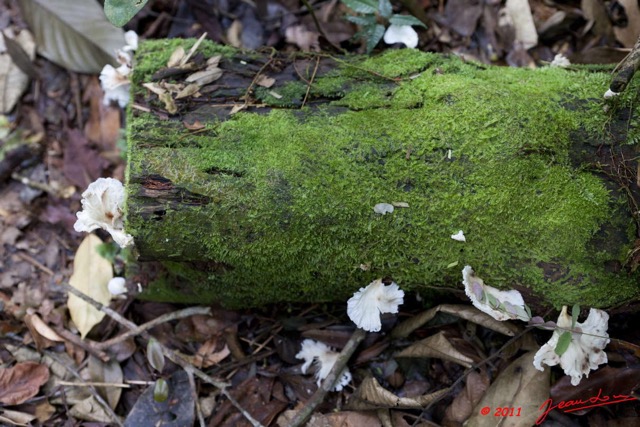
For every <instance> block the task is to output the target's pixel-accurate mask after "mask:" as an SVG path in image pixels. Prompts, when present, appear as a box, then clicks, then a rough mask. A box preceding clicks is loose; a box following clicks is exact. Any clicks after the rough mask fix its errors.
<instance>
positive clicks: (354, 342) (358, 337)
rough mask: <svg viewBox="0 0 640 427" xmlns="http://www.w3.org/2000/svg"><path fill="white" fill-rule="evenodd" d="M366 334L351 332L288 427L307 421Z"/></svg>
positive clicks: (298, 426)
mask: <svg viewBox="0 0 640 427" xmlns="http://www.w3.org/2000/svg"><path fill="white" fill-rule="evenodd" d="M366 335H367V333H366V332H365V331H364V330H362V329H360V328H358V329H356V330H355V331H354V332H353V334H352V335H351V338H349V341H347V344H346V345H345V346H344V348H343V349H342V351H341V352H340V355H339V356H338V359H337V360H336V363H335V364H334V365H333V368H331V371H330V372H329V375H327V378H325V380H324V381H323V382H322V384H321V385H320V387H318V390H316V392H315V393H313V396H311V398H310V399H309V400H308V401H307V403H306V404H305V405H304V407H303V408H302V409H300V410H299V411H298V412H297V413H296V414H295V415H294V417H293V419H292V420H291V422H290V423H289V427H300V426H302V425H304V424H305V423H306V422H307V419H308V418H309V417H310V416H311V414H312V413H313V411H315V409H316V408H317V407H318V405H320V404H321V403H322V402H323V401H324V398H325V396H326V395H327V393H328V392H329V391H331V390H332V389H333V388H334V387H335V385H336V383H337V382H338V380H339V378H340V374H342V371H343V370H344V368H345V366H347V362H348V361H349V359H350V358H351V356H352V355H353V353H354V352H355V351H356V348H357V347H358V345H359V344H360V343H361V342H362V340H363V339H364V337H365V336H366Z"/></svg>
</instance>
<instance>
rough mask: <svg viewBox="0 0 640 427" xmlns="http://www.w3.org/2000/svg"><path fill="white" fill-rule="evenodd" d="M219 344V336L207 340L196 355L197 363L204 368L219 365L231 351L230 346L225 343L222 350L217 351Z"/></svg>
mask: <svg viewBox="0 0 640 427" xmlns="http://www.w3.org/2000/svg"><path fill="white" fill-rule="evenodd" d="M217 344H218V338H217V337H216V338H211V339H209V340H207V341H205V342H204V343H203V344H202V345H201V346H200V348H199V349H198V352H197V353H196V355H195V356H194V358H195V363H194V364H195V365H196V366H198V367H200V368H201V369H202V368H210V367H211V366H214V365H217V364H218V363H220V362H221V361H222V360H224V359H225V358H226V357H227V356H229V354H231V351H229V347H228V346H227V345H226V344H225V346H224V347H223V348H222V350H219V351H215V349H216V347H217Z"/></svg>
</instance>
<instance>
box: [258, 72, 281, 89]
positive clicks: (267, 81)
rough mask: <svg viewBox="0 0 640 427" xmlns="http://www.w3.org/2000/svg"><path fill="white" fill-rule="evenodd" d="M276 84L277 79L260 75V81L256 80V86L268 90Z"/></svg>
mask: <svg viewBox="0 0 640 427" xmlns="http://www.w3.org/2000/svg"><path fill="white" fill-rule="evenodd" d="M275 82H276V79H274V78H273V77H267V76H265V75H260V77H258V80H256V84H257V85H258V86H262V87H266V88H270V87H271V86H273V84H274V83H275Z"/></svg>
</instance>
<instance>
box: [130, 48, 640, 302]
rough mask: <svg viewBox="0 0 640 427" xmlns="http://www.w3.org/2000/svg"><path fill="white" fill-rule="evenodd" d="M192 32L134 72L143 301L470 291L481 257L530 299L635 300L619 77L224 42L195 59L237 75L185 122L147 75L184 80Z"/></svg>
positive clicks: (628, 160) (182, 102)
mask: <svg viewBox="0 0 640 427" xmlns="http://www.w3.org/2000/svg"><path fill="white" fill-rule="evenodd" d="M170 43H173V45H171V46H169V44H170ZM177 43H186V44H187V45H186V46H184V47H185V48H186V49H188V48H189V43H192V42H184V41H173V42H167V41H156V42H148V43H146V44H144V45H143V46H142V47H141V49H140V51H139V54H138V55H137V58H138V63H137V65H136V69H135V73H134V77H133V82H134V83H133V86H134V87H133V89H132V93H133V94H134V95H135V100H134V105H133V106H132V107H131V108H130V110H129V117H128V131H129V169H128V173H127V193H128V200H127V207H126V228H127V232H129V233H131V234H132V235H133V236H134V238H135V242H136V250H137V253H138V254H139V260H140V261H141V262H140V263H139V267H140V268H141V270H140V272H139V276H138V278H140V279H141V281H143V282H145V283H147V282H148V286H147V289H146V291H145V293H144V296H146V297H148V298H153V299H160V300H172V301H200V302H209V301H219V302H222V303H224V304H227V305H230V306H256V305H261V304H265V303H269V302H277V301H303V302H319V301H328V300H339V299H345V300H346V298H348V297H349V296H350V295H351V294H352V293H353V292H354V291H357V290H358V288H360V287H363V286H365V285H367V284H368V283H369V282H370V281H371V280H373V279H375V278H379V277H384V278H385V280H388V281H391V280H393V281H396V282H397V283H398V284H399V285H400V286H401V287H402V288H403V289H405V290H416V291H419V292H420V293H421V294H423V295H426V294H429V293H430V292H431V291H432V290H433V289H438V288H443V289H448V290H451V289H452V288H455V289H457V290H458V291H459V292H462V285H461V273H460V271H461V269H462V268H463V267H464V265H471V266H472V267H473V268H474V270H475V271H476V273H477V274H478V275H479V276H480V277H482V278H483V279H484V280H485V282H486V283H488V284H490V285H493V286H496V287H504V288H516V289H519V290H521V291H522V292H523V293H524V294H525V300H527V302H530V303H534V301H537V302H538V303H540V304H543V305H555V306H559V305H562V304H582V305H588V306H594V307H595V306H598V307H607V306H612V305H616V304H620V303H621V302H624V301H627V300H630V299H633V298H635V297H636V295H637V282H638V275H637V273H634V272H632V271H631V270H635V266H636V265H637V260H638V243H637V241H636V239H637V237H638V235H637V221H638V205H637V200H638V198H637V197H638V185H637V184H638V183H637V181H638V175H637V174H638V166H637V160H636V158H637V144H636V141H637V138H638V130H637V129H636V127H637V113H636V112H635V110H634V105H636V104H637V102H636V103H635V104H634V99H633V97H634V96H635V93H636V92H637V91H635V90H629V91H627V93H626V94H624V95H623V96H622V97H620V98H619V99H616V100H613V101H604V100H603V99H602V94H603V93H604V92H605V91H606V89H607V86H608V84H609V76H608V74H607V73H603V72H590V71H589V70H586V69H570V70H562V69H556V68H549V67H546V68H543V69H538V70H526V69H508V68H497V67H488V66H485V65H480V64H474V63H465V62H463V61H462V60H460V59H457V58H453V57H444V56H440V55H435V54H427V53H423V52H417V51H411V50H396V51H389V52H387V53H385V54H384V55H380V56H377V57H373V58H364V57H348V58H336V57H332V56H328V55H315V54H305V55H285V54H271V55H266V54H260V53H250V54H242V53H240V52H236V51H233V50H230V49H228V48H222V47H219V46H215V45H213V44H207V43H205V44H204V45H203V46H201V47H200V48H199V53H198V54H196V56H195V59H194V63H195V64H196V68H197V67H204V66H205V65H204V62H205V60H206V59H207V58H209V57H211V56H214V55H216V54H222V56H223V57H222V60H221V62H220V68H221V69H222V77H221V78H220V79H219V80H217V81H215V82H214V83H212V84H210V85H208V86H205V87H202V88H200V90H199V95H196V96H188V97H185V98H181V99H176V100H175V101H174V102H175V105H176V109H177V112H176V113H175V114H170V113H168V112H167V105H166V104H165V103H164V102H162V101H160V100H159V99H158V97H157V96H156V95H155V94H151V93H150V92H148V91H147V90H146V89H144V88H143V87H142V84H143V83H148V82H151V81H155V82H157V83H159V84H162V82H163V81H164V82H169V81H172V82H173V83H177V84H180V83H183V86H184V85H185V84H184V78H185V77H186V75H187V73H186V72H184V71H182V70H176V69H167V67H166V65H165V64H166V61H167V60H168V57H169V56H170V55H171V53H172V50H173V48H174V47H175V46H176V44H177ZM190 72H193V71H190ZM270 79H274V81H273V83H271V80H270ZM270 83H271V85H270ZM174 98H175V95H174ZM379 203H387V204H389V205H391V206H393V207H394V210H393V212H389V213H386V214H381V213H377V212H376V211H377V210H379V209H374V208H375V207H376V205H377V204H379ZM385 206H386V205H385ZM387 207H388V206H387ZM459 230H463V231H464V234H465V236H466V242H460V241H456V240H454V239H452V238H451V235H453V234H455V233H457V232H458V231H459ZM149 261H154V262H160V263H161V264H162V267H161V268H157V264H153V265H154V266H156V267H154V269H149V268H146V269H145V268H143V267H144V266H145V265H146V264H145V262H149ZM149 271H152V273H149Z"/></svg>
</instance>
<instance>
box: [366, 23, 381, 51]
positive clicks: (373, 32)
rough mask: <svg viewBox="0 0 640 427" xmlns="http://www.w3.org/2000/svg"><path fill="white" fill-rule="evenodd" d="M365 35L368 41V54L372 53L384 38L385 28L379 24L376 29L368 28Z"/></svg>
mask: <svg viewBox="0 0 640 427" xmlns="http://www.w3.org/2000/svg"><path fill="white" fill-rule="evenodd" d="M363 33H364V36H365V40H366V41H367V53H371V51H372V50H373V48H374V47H376V45H377V44H378V42H379V41H380V39H382V36H384V27H383V26H382V25H380V24H378V25H376V26H375V27H369V28H366V29H365V30H364V31H363Z"/></svg>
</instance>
